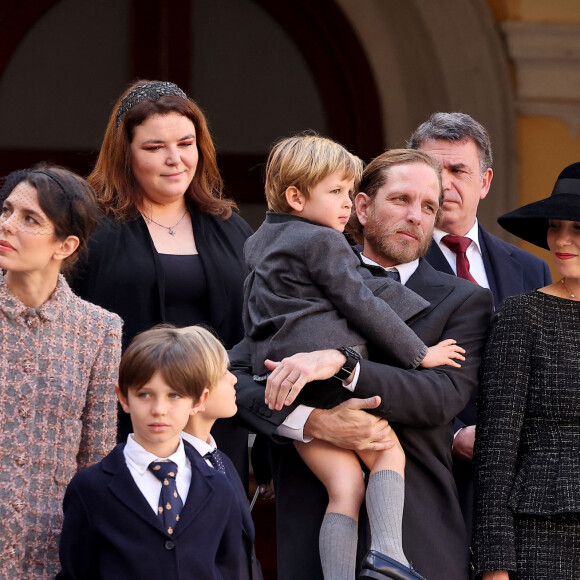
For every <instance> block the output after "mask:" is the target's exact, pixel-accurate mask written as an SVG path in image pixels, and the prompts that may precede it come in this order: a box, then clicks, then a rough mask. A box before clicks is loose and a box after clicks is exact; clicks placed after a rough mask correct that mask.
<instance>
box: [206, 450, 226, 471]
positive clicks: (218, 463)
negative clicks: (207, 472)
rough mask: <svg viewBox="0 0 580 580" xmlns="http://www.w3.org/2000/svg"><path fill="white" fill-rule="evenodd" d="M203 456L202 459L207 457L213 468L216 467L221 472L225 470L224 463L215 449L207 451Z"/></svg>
mask: <svg viewBox="0 0 580 580" xmlns="http://www.w3.org/2000/svg"><path fill="white" fill-rule="evenodd" d="M203 457H204V459H209V461H210V462H211V464H212V465H213V467H214V469H217V470H218V471H221V472H222V473H225V472H226V466H225V465H224V462H223V461H222V458H221V457H220V452H219V451H218V450H217V449H214V450H213V451H208V452H207V453H206V454H205V455H204V456H203Z"/></svg>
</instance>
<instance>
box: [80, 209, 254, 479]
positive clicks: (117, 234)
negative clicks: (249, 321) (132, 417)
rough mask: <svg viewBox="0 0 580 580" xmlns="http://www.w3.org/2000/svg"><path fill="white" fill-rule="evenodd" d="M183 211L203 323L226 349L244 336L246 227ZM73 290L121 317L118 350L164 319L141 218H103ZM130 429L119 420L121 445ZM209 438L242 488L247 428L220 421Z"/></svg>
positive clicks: (159, 278) (157, 272) (160, 280)
mask: <svg viewBox="0 0 580 580" xmlns="http://www.w3.org/2000/svg"><path fill="white" fill-rule="evenodd" d="M188 209H189V213H190V215H191V219H192V223H193V231H194V235H195V243H196V246H197V249H198V252H199V257H200V259H201V263H202V266H203V269H204V272H205V276H206V281H207V285H208V294H209V301H210V309H209V312H208V318H209V321H210V323H211V326H212V327H213V328H214V330H215V331H216V332H217V334H218V336H219V337H220V338H221V340H222V341H223V343H224V345H225V346H226V348H229V347H231V346H233V345H234V344H236V342H238V341H239V340H241V339H242V337H243V336H244V328H243V324H242V302H243V284H244V280H245V277H246V274H247V269H246V265H245V262H244V258H243V246H244V243H245V241H246V239H247V238H248V236H250V235H251V233H252V230H251V228H250V226H249V225H248V224H247V223H246V222H245V221H244V220H243V219H242V218H241V217H240V216H239V215H237V214H235V213H234V214H232V216H231V217H230V218H229V219H227V220H222V219H221V218H218V217H215V216H212V215H207V214H200V213H199V212H197V211H195V210H194V209H193V208H192V206H191V205H189V206H188ZM71 286H72V289H73V290H74V291H75V292H76V293H77V294H78V295H79V296H80V297H81V298H84V299H85V300H87V301H89V302H92V303H93V304H98V305H99V306H102V307H103V308H106V309H107V310H110V311H111V312H115V313H117V314H118V315H119V316H120V317H121V318H122V319H123V322H124V326H123V347H126V346H127V345H128V344H129V342H130V341H131V340H132V339H133V337H134V336H135V335H136V334H137V333H139V332H141V331H143V330H147V329H149V328H151V327H152V326H155V325H156V324H160V323H162V322H166V320H165V280H164V274H163V268H162V266H161V263H160V260H159V256H158V254H157V251H156V250H155V246H154V245H153V240H152V239H151V236H150V235H149V230H148V229H147V224H146V223H145V220H144V219H143V218H142V217H141V216H139V217H138V218H137V219H135V220H133V221H128V222H124V223H122V224H119V223H116V222H114V221H113V220H111V219H109V218H105V219H104V220H103V221H102V222H101V223H100V224H99V227H98V228H97V230H96V231H95V233H94V234H93V235H92V236H91V238H90V240H89V253H88V258H87V259H86V260H85V261H84V262H83V263H82V264H81V265H80V266H79V269H78V271H77V273H76V274H75V275H74V279H73V280H72V283H71ZM130 431H131V428H130V423H129V420H128V417H126V416H125V417H124V418H123V419H122V424H121V426H120V433H119V434H120V439H121V440H125V438H126V436H127V433H129V432H130ZM212 435H213V436H214V437H215V439H216V441H217V443H218V445H219V447H220V449H221V450H222V451H224V452H225V453H226V454H227V455H228V456H229V457H230V458H231V459H232V461H233V462H234V464H235V465H236V469H237V470H238V473H239V474H240V477H241V478H242V481H244V482H246V484H247V479H248V461H247V455H248V449H247V431H246V430H245V429H244V428H242V427H241V426H240V425H239V424H238V422H237V421H236V419H235V418H234V419H220V420H218V421H217V422H216V424H215V425H214V428H213V430H212Z"/></svg>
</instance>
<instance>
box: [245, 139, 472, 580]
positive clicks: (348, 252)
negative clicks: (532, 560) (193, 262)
mask: <svg viewBox="0 0 580 580" xmlns="http://www.w3.org/2000/svg"><path fill="white" fill-rule="evenodd" d="M427 159H429V158H427ZM432 166H433V168H434V170H435V172H436V174H437V175H439V170H438V168H437V165H436V162H435V161H432ZM361 172H362V162H361V161H360V159H358V158H357V157H355V156H354V155H352V154H350V153H349V152H348V151H347V150H346V149H345V148H344V147H342V146H341V145H340V144H338V143H335V142H334V141H332V140H330V139H326V138H324V137H320V136H318V135H313V134H303V135H297V136H295V137H290V138H286V139H282V140H281V141H279V142H278V143H277V144H275V145H274V147H273V148H272V150H271V152H270V156H269V158H268V162H267V166H266V198H267V200H268V208H269V210H270V211H269V212H268V213H267V214H266V220H265V222H264V223H263V224H262V225H261V226H260V228H259V229H258V230H257V231H256V233H255V234H254V235H252V236H251V237H250V238H248V240H247V241H246V245H245V247H244V254H245V258H246V262H247V264H248V268H249V270H250V274H249V275H248V277H247V279H246V282H245V286H244V293H245V303H244V312H243V316H244V327H245V330H246V334H247V335H248V336H249V337H250V338H251V354H252V367H253V372H254V374H255V375H259V376H261V377H263V376H264V375H265V373H266V368H265V366H264V361H265V360H266V359H271V360H274V361H281V360H282V359H283V358H284V357H287V356H291V355H293V354H295V353H297V352H310V351H314V350H322V349H331V348H336V349H339V350H341V352H343V354H345V356H347V362H349V359H352V360H353V361H355V362H356V360H357V357H358V358H360V356H359V354H358V353H360V352H364V351H365V347H366V343H367V342H368V343H372V344H373V346H375V347H378V348H379V349H381V350H382V351H384V352H385V353H386V356H387V357H390V359H391V360H390V363H391V364H394V365H397V366H401V367H403V368H407V367H410V368H415V367H417V366H419V365H421V366H424V367H433V366H438V365H441V364H448V365H452V366H460V365H459V364H458V363H456V362H455V361H454V360H453V359H455V358H459V359H461V358H463V357H462V356H461V352H462V351H463V349H461V348H460V347H457V346H456V345H455V344H454V343H455V341H453V340H446V341H443V342H441V343H439V344H438V345H436V346H435V347H431V348H427V346H426V345H425V344H423V342H422V341H421V340H420V339H419V338H418V337H417V336H416V335H415V333H414V332H412V331H411V329H410V328H409V327H408V326H407V325H406V324H405V323H404V320H408V319H409V318H411V317H412V316H414V315H415V314H418V313H419V312H421V311H422V310H423V309H424V308H425V306H427V304H428V303H427V302H426V301H424V300H423V299H422V298H421V297H419V296H418V295H417V294H415V293H414V292H412V291H411V290H409V289H407V288H405V286H403V285H402V284H400V283H399V282H398V281H397V280H398V278H397V276H398V272H392V273H391V274H389V273H388V272H385V271H384V270H383V269H381V268H377V269H378V270H379V272H378V273H377V274H376V275H373V274H371V272H370V271H369V269H367V268H366V267H363V265H362V262H361V259H360V256H359V254H358V253H355V252H354V251H353V249H352V248H351V247H350V245H349V244H348V242H347V241H346V239H345V237H344V236H343V235H342V232H343V231H344V228H345V226H346V224H347V222H348V220H349V217H350V214H351V209H352V197H353V195H354V192H355V188H356V185H357V184H358V181H359V179H360V176H361ZM438 210H439V208H438V207H433V208H432V211H433V213H437V212H438ZM395 270H396V269H395ZM391 276H392V277H391ZM383 358H384V357H383ZM354 366H355V365H354V364H352V366H351V367H349V368H348V370H347V372H346V373H345V374H346V377H342V376H341V377H340V378H347V377H348V376H349V374H350V371H352V370H353V369H354ZM343 370H346V369H343ZM337 378H339V377H337ZM338 384H339V383H337V384H336V385H338ZM343 386H344V387H346V388H341V387H339V386H334V388H333V386H330V385H327V384H324V385H316V384H312V385H309V386H308V387H307V388H309V389H313V390H311V391H310V393H307V392H303V393H302V395H301V402H302V403H306V404H308V403H310V404H311V405H313V406H316V407H321V406H323V405H324V406H326V407H334V406H335V405H336V404H338V403H339V402H341V401H342V400H344V399H346V398H348V397H349V396H351V395H352V393H351V391H350V390H348V384H347V383H343ZM310 394H312V395H313V396H312V397H311V398H310V399H309V395H310ZM297 395H298V385H295V384H294V383H293V382H292V380H291V378H290V377H288V378H287V379H285V381H284V383H283V384H282V389H280V390H279V391H278V392H277V393H269V392H268V390H266V403H268V404H269V406H270V408H271V409H281V408H282V405H283V404H288V405H289V404H291V403H292V402H293V401H294V399H295V398H296V396H297ZM392 439H393V441H394V443H395V445H394V446H393V447H392V448H391V449H389V450H387V451H385V452H369V453H365V454H364V456H363V455H362V454H361V455H360V457H361V459H362V460H363V461H364V462H365V463H366V465H367V466H368V467H369V469H370V470H371V475H373V476H376V477H373V478H371V479H370V483H369V487H368V491H367V499H369V498H370V499H371V500H372V501H379V502H381V503H385V502H386V503H387V505H392V511H391V513H389V514H388V518H384V519H385V520H386V521H381V522H380V526H379V527H376V526H375V527H372V528H371V532H372V534H373V538H374V541H373V543H374V544H377V545H379V546H381V547H383V546H384V548H383V551H384V552H385V554H384V555H385V557H386V558H387V559H388V560H389V561H392V563H393V567H394V568H396V569H397V570H398V571H400V573H401V574H402V575H401V576H400V577H401V578H403V577H404V578H407V577H408V578H420V576H419V575H418V574H416V573H415V572H414V571H412V570H410V569H409V568H408V562H407V559H406V558H405V555H404V553H403V549H402V539H401V520H402V509H403V497H404V480H403V478H404V466H405V456H404V453H403V450H402V448H401V446H400V445H399V442H398V440H397V437H396V435H394V433H393V436H392ZM296 448H297V450H298V452H299V453H300V455H301V457H302V459H303V460H304V461H305V463H306V464H307V465H308V466H309V467H310V469H311V470H312V471H313V473H314V474H315V475H316V476H317V477H318V478H319V479H320V481H321V482H322V483H323V484H324V486H325V487H326V490H327V491H328V494H329V505H328V509H327V513H326V515H325V518H324V520H323V524H322V527H321V531H320V553H321V561H322V568H323V571H324V575H325V578H333V580H343V579H344V580H352V579H353V578H354V576H355V556H356V543H357V541H356V540H357V519H358V513H359V510H360V506H361V503H362V501H363V499H364V497H365V488H364V481H363V479H362V477H361V470H360V464H359V460H358V458H357V457H356V455H355V454H354V452H352V451H348V450H343V449H339V448H337V447H334V446H332V445H330V444H327V443H324V442H322V441H316V440H314V441H312V442H310V443H298V442H297V443H296ZM381 520H383V518H381ZM371 521H373V520H372V519H371Z"/></svg>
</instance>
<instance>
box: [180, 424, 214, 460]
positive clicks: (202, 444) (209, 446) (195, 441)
mask: <svg viewBox="0 0 580 580" xmlns="http://www.w3.org/2000/svg"><path fill="white" fill-rule="evenodd" d="M181 438H182V439H183V440H184V441H187V442H188V443H189V444H190V445H191V446H192V447H193V448H194V449H195V450H196V451H197V452H198V453H199V454H200V455H201V456H202V457H203V459H204V461H205V462H206V463H207V464H208V465H209V466H210V467H211V468H213V463H212V462H211V460H210V459H208V458H206V457H204V455H206V453H211V452H212V451H215V450H216V449H217V445H216V442H215V439H214V438H213V437H212V436H211V435H210V436H209V440H208V441H207V442H206V441H203V440H202V439H200V438H199V437H196V436H195V435H191V433H186V432H185V431H182V432H181Z"/></svg>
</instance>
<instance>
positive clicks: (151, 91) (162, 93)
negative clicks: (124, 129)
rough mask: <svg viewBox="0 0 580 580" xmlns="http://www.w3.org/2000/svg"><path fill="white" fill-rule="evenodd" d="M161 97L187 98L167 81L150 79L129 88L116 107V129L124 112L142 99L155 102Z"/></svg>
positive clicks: (174, 85)
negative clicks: (150, 80) (145, 82)
mask: <svg viewBox="0 0 580 580" xmlns="http://www.w3.org/2000/svg"><path fill="white" fill-rule="evenodd" d="M161 97H181V98H182V99H187V95H186V94H185V93H184V92H183V91H182V90H181V89H180V88H179V87H178V86H177V85H176V84H175V83H170V82H167V81H152V82H149V83H147V84H144V85H139V86H137V87H135V88H134V89H131V90H130V91H129V92H128V93H127V94H126V95H125V97H123V100H122V101H121V104H120V105H119V108H118V109H117V129H118V128H119V127H120V125H121V121H122V120H123V117H124V116H125V113H126V112H127V111H128V110H129V109H132V108H133V107H135V106H136V105H138V104H139V103H141V102H142V101H144V100H146V99H147V100H149V101H153V102H154V103H156V102H157V101H158V100H159V99H160V98H161Z"/></svg>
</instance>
